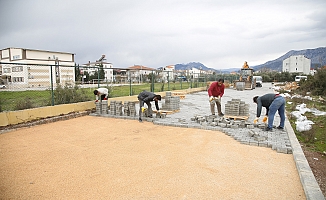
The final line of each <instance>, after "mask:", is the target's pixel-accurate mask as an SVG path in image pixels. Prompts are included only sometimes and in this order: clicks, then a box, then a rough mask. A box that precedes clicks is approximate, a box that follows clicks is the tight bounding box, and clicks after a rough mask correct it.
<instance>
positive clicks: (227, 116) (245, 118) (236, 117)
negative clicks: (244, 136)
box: [224, 115, 249, 120]
mask: <svg viewBox="0 0 326 200" xmlns="http://www.w3.org/2000/svg"><path fill="white" fill-rule="evenodd" d="M224 117H225V118H232V119H234V120H237V119H242V120H248V118H249V116H236V115H224Z"/></svg>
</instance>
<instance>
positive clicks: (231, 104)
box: [225, 99, 249, 116]
mask: <svg viewBox="0 0 326 200" xmlns="http://www.w3.org/2000/svg"><path fill="white" fill-rule="evenodd" d="M225 115H231V116H249V104H246V103H245V102H244V101H241V100H240V99H232V100H231V101H227V103H226V104H225Z"/></svg>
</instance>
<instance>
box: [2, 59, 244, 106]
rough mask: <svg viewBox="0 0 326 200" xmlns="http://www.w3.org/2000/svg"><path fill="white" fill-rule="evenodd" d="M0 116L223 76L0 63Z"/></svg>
mask: <svg viewBox="0 0 326 200" xmlns="http://www.w3.org/2000/svg"><path fill="white" fill-rule="evenodd" d="M0 75H1V76H0V85H1V89H0V112H3V111H12V110H22V109H28V108H34V107H42V106H51V105H52V106H53V105H58V104H67V103H76V102H83V101H90V100H93V99H95V97H94V94H93V91H94V90H95V89H97V88H99V87H106V88H108V89H109V91H110V94H109V97H118V96H131V95H137V94H139V93H140V92H142V91H143V90H147V91H151V92H163V91H171V90H181V89H187V88H197V87H206V86H207V84H208V82H211V81H216V80H218V79H220V78H223V79H225V80H226V82H233V81H234V80H237V78H238V77H237V76H234V75H227V74H206V73H194V72H189V71H177V70H171V71H164V70H143V69H121V68H103V66H101V65H99V66H94V67H90V66H65V65H59V64H54V65H40V64H28V63H3V62H2V63H1V62H0Z"/></svg>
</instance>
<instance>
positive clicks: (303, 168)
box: [285, 118, 325, 200]
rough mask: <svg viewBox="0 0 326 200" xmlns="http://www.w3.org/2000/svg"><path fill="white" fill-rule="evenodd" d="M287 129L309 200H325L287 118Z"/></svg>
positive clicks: (294, 157)
mask: <svg viewBox="0 0 326 200" xmlns="http://www.w3.org/2000/svg"><path fill="white" fill-rule="evenodd" d="M285 128H286V131H287V133H288V136H289V139H290V143H291V146H292V150H293V153H292V154H293V159H294V162H295V164H296V167H297V170H298V173H299V176H300V181H301V184H302V187H303V189H304V192H305V194H306V198H307V200H325V197H324V195H323V193H322V191H321V189H320V187H319V185H318V183H317V180H316V178H315V176H314V174H313V173H312V170H311V168H310V166H309V163H308V161H307V159H306V156H305V155H304V153H303V151H302V148H301V145H300V143H299V141H298V139H297V137H296V135H295V133H294V131H293V129H292V126H291V124H290V122H289V120H288V119H287V118H286V120H285Z"/></svg>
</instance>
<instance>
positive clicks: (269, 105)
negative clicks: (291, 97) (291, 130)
mask: <svg viewBox="0 0 326 200" xmlns="http://www.w3.org/2000/svg"><path fill="white" fill-rule="evenodd" d="M253 101H254V103H256V104H257V115H256V119H255V120H254V123H257V122H258V120H259V117H260V114H261V110H262V107H265V108H266V115H265V117H264V119H263V122H266V120H267V119H268V126H267V127H266V129H265V130H266V131H271V130H272V129H273V122H274V116H275V113H276V111H278V114H279V115H280V118H281V122H280V125H279V126H278V127H277V129H284V122H285V99H284V97H282V96H281V95H279V94H274V93H270V94H265V95H263V96H260V97H259V96H255V97H254V98H253Z"/></svg>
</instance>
